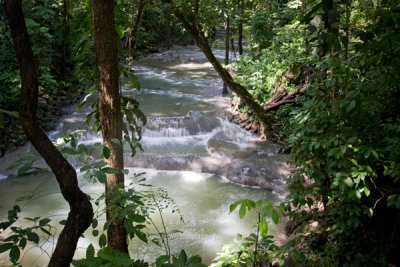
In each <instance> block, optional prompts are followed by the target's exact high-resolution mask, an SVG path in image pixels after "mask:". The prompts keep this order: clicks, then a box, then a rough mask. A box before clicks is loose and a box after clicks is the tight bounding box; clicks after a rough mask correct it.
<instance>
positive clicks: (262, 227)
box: [258, 217, 268, 237]
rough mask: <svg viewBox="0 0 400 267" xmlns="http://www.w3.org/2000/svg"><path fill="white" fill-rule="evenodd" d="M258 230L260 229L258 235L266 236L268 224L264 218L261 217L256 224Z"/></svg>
mask: <svg viewBox="0 0 400 267" xmlns="http://www.w3.org/2000/svg"><path fill="white" fill-rule="evenodd" d="M258 230H259V231H260V235H261V236H262V237H264V236H266V235H267V234H268V224H267V221H266V220H265V218H264V217H263V218H261V220H260V223H259V225H258Z"/></svg>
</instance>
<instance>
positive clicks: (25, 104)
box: [4, 0, 93, 266]
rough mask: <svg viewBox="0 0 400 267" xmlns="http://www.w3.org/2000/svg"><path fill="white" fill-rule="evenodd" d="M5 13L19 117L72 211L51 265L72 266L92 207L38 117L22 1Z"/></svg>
mask: <svg viewBox="0 0 400 267" xmlns="http://www.w3.org/2000/svg"><path fill="white" fill-rule="evenodd" d="M4 13H5V17H6V20H7V23H8V25H9V26H10V29H11V36H12V39H13V44H14V48H15V53H16V55H17V58H18V63H19V66H20V74H21V83H22V88H21V96H20V106H19V120H20V123H21V126H22V129H23V131H24V133H25V134H26V136H27V137H28V139H29V141H30V142H31V143H32V145H33V146H34V147H35V148H36V150H37V151H38V152H39V153H40V154H41V155H42V157H43V158H44V160H45V161H46V163H47V164H48V165H49V166H50V168H51V170H52V171H53V172H54V174H55V176H56V179H57V182H58V184H59V186H60V189H61V193H62V195H63V197H64V199H65V200H66V201H67V202H68V204H69V206H70V212H69V214H68V218H67V221H66V224H65V227H64V229H63V230H62V232H61V233H60V236H59V237H58V242H57V245H56V249H55V250H54V253H53V255H52V256H51V258H50V263H49V266H69V265H70V263H71V260H72V257H73V255H74V253H75V249H76V245H77V242H78V239H79V237H80V236H81V235H82V233H83V232H84V231H85V230H86V229H87V228H88V227H89V226H90V224H91V222H92V219H93V209H92V205H91V203H90V201H89V200H88V198H87V196H86V194H84V193H83V192H82V191H81V190H80V189H79V187H78V179H77V176H76V171H75V169H74V168H73V167H72V166H71V164H69V162H68V161H67V160H66V159H65V158H64V157H63V156H62V154H61V153H60V152H59V151H58V150H57V148H56V147H55V146H54V145H53V144H52V142H51V141H50V139H49V138H48V137H47V135H46V134H45V133H44V132H43V130H42V129H41V128H40V126H39V123H38V122H37V120H36V112H37V101H38V76H37V71H36V62H35V57H34V55H33V52H32V48H31V45H30V41H29V36H28V32H27V29H26V24H25V20H24V15H23V13H22V5H21V0H6V1H5V4H4Z"/></svg>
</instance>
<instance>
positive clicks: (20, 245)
mask: <svg viewBox="0 0 400 267" xmlns="http://www.w3.org/2000/svg"><path fill="white" fill-rule="evenodd" d="M18 246H19V247H20V248H21V249H24V248H25V247H26V238H21V240H20V241H19V244H18ZM0 253H1V252H0Z"/></svg>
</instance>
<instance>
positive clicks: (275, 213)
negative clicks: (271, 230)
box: [271, 209, 279, 224]
mask: <svg viewBox="0 0 400 267" xmlns="http://www.w3.org/2000/svg"><path fill="white" fill-rule="evenodd" d="M271 217H272V221H273V222H274V223H275V224H278V222H279V215H278V212H276V210H275V209H273V210H272V213H271Z"/></svg>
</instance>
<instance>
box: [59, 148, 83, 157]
mask: <svg viewBox="0 0 400 267" xmlns="http://www.w3.org/2000/svg"><path fill="white" fill-rule="evenodd" d="M61 153H64V154H67V155H78V154H79V152H78V151H76V150H75V149H73V148H72V147H64V148H63V149H61Z"/></svg>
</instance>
